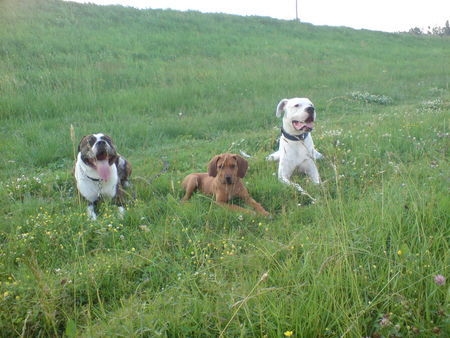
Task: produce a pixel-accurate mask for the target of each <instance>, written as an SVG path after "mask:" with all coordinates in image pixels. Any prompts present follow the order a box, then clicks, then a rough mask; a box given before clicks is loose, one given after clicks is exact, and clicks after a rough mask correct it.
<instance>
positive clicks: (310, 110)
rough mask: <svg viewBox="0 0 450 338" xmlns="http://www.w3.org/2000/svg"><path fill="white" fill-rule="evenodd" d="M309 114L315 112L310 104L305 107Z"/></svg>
mask: <svg viewBox="0 0 450 338" xmlns="http://www.w3.org/2000/svg"><path fill="white" fill-rule="evenodd" d="M305 110H306V112H307V113H308V114H314V107H312V106H310V107H308V108H306V109H305Z"/></svg>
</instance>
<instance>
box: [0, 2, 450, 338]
mask: <svg viewBox="0 0 450 338" xmlns="http://www.w3.org/2000/svg"><path fill="white" fill-rule="evenodd" d="M449 45H450V40H449V39H448V38H437V37H430V36H419V37H418V36H411V35H403V34H387V33H379V32H370V31H356V30H352V29H347V28H332V27H317V26H312V25H308V24H300V23H297V22H288V21H280V20H274V19H270V18H261V17H247V18H243V17H237V16H231V15H220V14H200V13H197V12H185V13H182V12H176V11H167V10H166V11H162V10H136V9H131V8H123V7H114V6H110V7H99V6H94V5H80V4H75V3H70V2H61V1H54V0H34V1H32V0H2V1H0V119H1V123H0V131H1V133H0V155H1V156H0V208H1V209H0V210H1V214H0V257H1V260H0V335H1V336H5V337H10V336H15V335H23V336H48V335H52V336H53V335H63V334H65V335H67V336H69V337H73V336H79V335H82V336H116V335H121V336H127V337H128V336H155V335H163V336H219V335H223V336H240V335H250V336H268V337H275V336H278V337H279V336H283V334H284V333H285V332H288V331H292V332H293V334H294V335H295V336H303V337H316V336H323V337H326V336H350V337H361V336H370V335H375V336H376V335H378V336H380V335H381V336H389V335H394V336H409V335H413V334H419V336H430V335H433V334H434V335H437V336H439V335H441V336H447V335H448V334H449V331H448V324H449V323H448V315H449V313H448V310H449V309H448V300H449V291H448V290H449V289H448V283H447V284H446V285H438V284H436V283H435V281H434V277H435V276H436V275H439V274H441V275H444V276H445V277H447V278H448V277H449V268H448V264H449V245H448V235H449V231H448V229H449V224H448V223H449V222H448V213H449V196H448V188H447V187H448V177H449V170H448V146H449V138H448V135H449V134H448V122H449V110H450V109H449V107H450V105H449V98H450V92H449V88H448V85H449V80H450V63H449V62H448V60H449V59H450V49H449ZM295 96H300V97H309V98H310V99H311V100H312V101H313V102H314V103H315V105H316V108H317V110H318V122H317V127H316V129H315V131H314V138H315V143H316V147H317V148H318V150H319V151H321V152H322V153H323V154H324V155H325V156H326V158H325V159H324V160H323V161H321V162H319V163H318V165H319V171H320V173H321V176H322V179H323V181H324V183H323V184H322V185H320V186H315V185H313V184H311V183H310V182H309V181H308V179H307V178H305V177H298V178H297V179H296V180H297V181H298V182H299V183H300V184H301V185H302V186H303V187H304V188H305V189H306V190H307V191H308V192H309V193H310V194H311V195H313V196H314V197H315V198H316V199H317V202H316V203H314V204H311V203H310V200H309V199H308V198H307V197H306V196H302V195H299V194H298V193H296V191H294V190H293V189H291V188H289V187H286V186H283V185H281V184H280V183H279V182H278V181H277V179H276V176H274V173H275V172H276V164H275V163H270V162H266V161H265V160H264V158H265V156H266V155H268V154H269V153H270V152H271V151H272V150H273V149H274V148H275V147H276V142H277V141H276V138H277V137H278V134H279V129H278V128H279V125H280V121H279V120H277V119H276V117H275V107H276V104H277V103H278V102H279V100H281V99H282V98H285V97H295ZM71 125H72V126H73V128H74V132H75V135H76V136H75V140H72V139H71V136H70V126H71ZM93 132H105V133H107V134H109V135H111V136H112V137H113V139H114V140H115V143H116V144H117V146H118V149H119V151H120V153H121V154H123V155H125V156H126V157H127V158H128V159H129V160H130V161H131V163H132V164H133V169H134V172H133V187H132V189H131V190H130V197H131V196H133V197H134V199H133V201H132V202H130V204H129V205H128V211H127V214H126V217H125V219H124V220H121V219H119V218H118V217H117V214H116V210H115V208H114V206H112V205H109V204H108V203H105V204H103V205H102V208H101V212H100V217H99V220H98V221H95V222H92V221H89V220H88V219H87V217H86V215H85V207H86V204H85V203H84V202H83V201H81V202H80V200H79V198H78V197H77V193H76V190H75V186H74V181H73V178H72V166H73V161H74V151H75V147H76V145H77V144H78V141H79V139H80V138H81V137H82V136H83V135H86V134H89V133H93ZM241 150H243V151H245V152H247V153H250V154H251V155H252V157H251V158H250V159H249V163H250V169H249V171H248V174H247V177H246V178H245V182H246V184H247V187H248V189H249V191H250V193H251V195H252V196H253V197H254V198H255V199H256V200H257V201H259V202H261V204H262V205H263V206H264V207H265V208H266V209H267V210H269V211H270V212H271V214H272V215H273V216H272V218H270V219H266V218H261V217H257V216H251V215H240V214H238V213H233V212H230V211H228V210H225V209H223V208H221V207H219V206H216V205H215V204H214V203H213V202H212V200H211V199H210V198H209V197H205V196H201V195H196V196H195V197H194V198H193V199H192V201H191V202H190V203H188V204H185V205H181V204H180V203H179V199H180V197H181V196H182V190H181V187H180V185H179V182H180V181H181V180H182V178H183V177H184V176H185V175H186V174H188V173H191V172H194V171H205V170H206V165H207V163H208V161H209V159H210V158H211V157H212V156H213V155H215V154H217V153H221V152H225V151H230V152H239V151H241ZM163 160H167V161H168V162H169V163H170V168H169V171H168V172H167V173H165V174H163V175H162V176H161V177H159V178H157V179H155V180H153V181H152V182H151V184H147V183H146V180H149V179H151V178H152V177H153V175H155V174H157V173H158V172H159V171H160V170H161V168H162V161H163ZM130 199H131V198H130ZM265 273H267V276H266V275H264V274H265ZM263 276H264V277H263Z"/></svg>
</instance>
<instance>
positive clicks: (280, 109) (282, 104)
mask: <svg viewBox="0 0 450 338" xmlns="http://www.w3.org/2000/svg"><path fill="white" fill-rule="evenodd" d="M288 101H289V100H288V99H283V100H281V101H280V103H278V106H277V112H276V115H277V117H281V113H282V112H284V107H286V103H288Z"/></svg>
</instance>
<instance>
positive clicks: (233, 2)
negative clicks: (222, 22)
mask: <svg viewBox="0 0 450 338" xmlns="http://www.w3.org/2000/svg"><path fill="white" fill-rule="evenodd" d="M70 1H76V2H91V3H96V4H101V5H109V4H121V5H123V6H132V7H136V8H163V9H166V8H171V9H176V10H183V11H185V10H196V11H201V12H205V13H211V12H213V13H229V14H238V15H258V16H271V17H273V18H278V19H286V20H292V19H295V16H296V14H295V12H296V10H295V8H296V0H70ZM297 1H298V15H299V17H300V20H301V21H303V22H309V23H312V24H315V25H328V26H347V27H353V28H357V29H359V28H365V29H371V30H379V31H386V32H398V31H407V30H409V29H410V28H412V27H420V28H422V29H426V28H427V27H428V26H444V24H445V21H446V20H449V19H450V0H297Z"/></svg>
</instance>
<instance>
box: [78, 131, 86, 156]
mask: <svg viewBox="0 0 450 338" xmlns="http://www.w3.org/2000/svg"><path fill="white" fill-rule="evenodd" d="M87 137H89V135H85V136H83V137H82V138H81V141H80V143H79V144H78V152H80V151H81V146H82V144H83V143H86V142H87V140H86V138H87Z"/></svg>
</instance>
